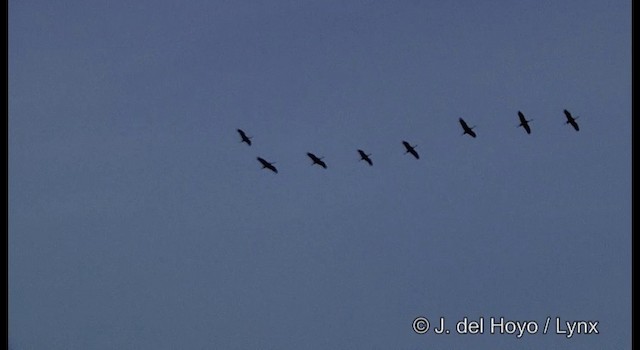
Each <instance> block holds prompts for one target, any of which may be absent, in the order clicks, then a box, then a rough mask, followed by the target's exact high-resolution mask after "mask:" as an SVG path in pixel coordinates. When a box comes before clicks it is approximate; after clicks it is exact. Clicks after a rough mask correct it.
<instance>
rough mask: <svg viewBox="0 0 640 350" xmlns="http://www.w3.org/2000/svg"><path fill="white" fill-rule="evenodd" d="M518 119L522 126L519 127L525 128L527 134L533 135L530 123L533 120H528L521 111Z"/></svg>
mask: <svg viewBox="0 0 640 350" xmlns="http://www.w3.org/2000/svg"><path fill="white" fill-rule="evenodd" d="M518 118H520V125H518V126H521V127H523V128H524V130H525V131H526V132H527V134H531V127H529V122H530V121H531V120H527V119H526V118H525V117H524V114H522V112H520V111H518Z"/></svg>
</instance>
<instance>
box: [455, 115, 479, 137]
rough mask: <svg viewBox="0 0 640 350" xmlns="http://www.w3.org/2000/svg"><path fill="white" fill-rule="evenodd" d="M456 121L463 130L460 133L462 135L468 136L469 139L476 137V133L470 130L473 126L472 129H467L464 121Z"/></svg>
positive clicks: (467, 126) (460, 119)
mask: <svg viewBox="0 0 640 350" xmlns="http://www.w3.org/2000/svg"><path fill="white" fill-rule="evenodd" d="M458 121H460V125H462V129H464V132H463V133H462V135H464V134H469V136H471V137H474V138H475V137H476V133H475V132H474V131H473V130H471V129H473V128H475V125H474V126H473V127H469V125H467V122H465V121H464V119H462V118H459V119H458Z"/></svg>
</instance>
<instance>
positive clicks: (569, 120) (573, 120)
mask: <svg viewBox="0 0 640 350" xmlns="http://www.w3.org/2000/svg"><path fill="white" fill-rule="evenodd" d="M564 115H565V116H566V117H567V122H566V123H565V124H571V126H573V128H574V129H576V131H580V127H579V126H578V123H576V119H578V118H580V117H575V118H574V117H573V116H571V113H569V111H567V110H566V109H565V110H564Z"/></svg>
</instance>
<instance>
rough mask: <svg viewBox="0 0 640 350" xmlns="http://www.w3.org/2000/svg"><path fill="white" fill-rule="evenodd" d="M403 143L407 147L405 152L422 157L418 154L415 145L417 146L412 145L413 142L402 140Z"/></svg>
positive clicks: (418, 157) (417, 157)
mask: <svg viewBox="0 0 640 350" xmlns="http://www.w3.org/2000/svg"><path fill="white" fill-rule="evenodd" d="M402 144H403V145H404V148H406V149H407V151H406V152H404V153H411V154H412V155H413V156H414V157H416V159H420V156H419V155H418V152H416V150H415V147H417V145H416V146H411V144H409V142H407V141H402Z"/></svg>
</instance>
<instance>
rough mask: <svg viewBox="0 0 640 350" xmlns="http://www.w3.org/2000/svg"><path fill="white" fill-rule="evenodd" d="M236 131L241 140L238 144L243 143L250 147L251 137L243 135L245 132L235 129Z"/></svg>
mask: <svg viewBox="0 0 640 350" xmlns="http://www.w3.org/2000/svg"><path fill="white" fill-rule="evenodd" d="M237 130H238V134H240V137H241V138H242V140H241V141H240V142H244V143H246V144H247V145H249V146H251V137H249V136H247V134H245V132H244V131H242V129H237Z"/></svg>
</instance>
